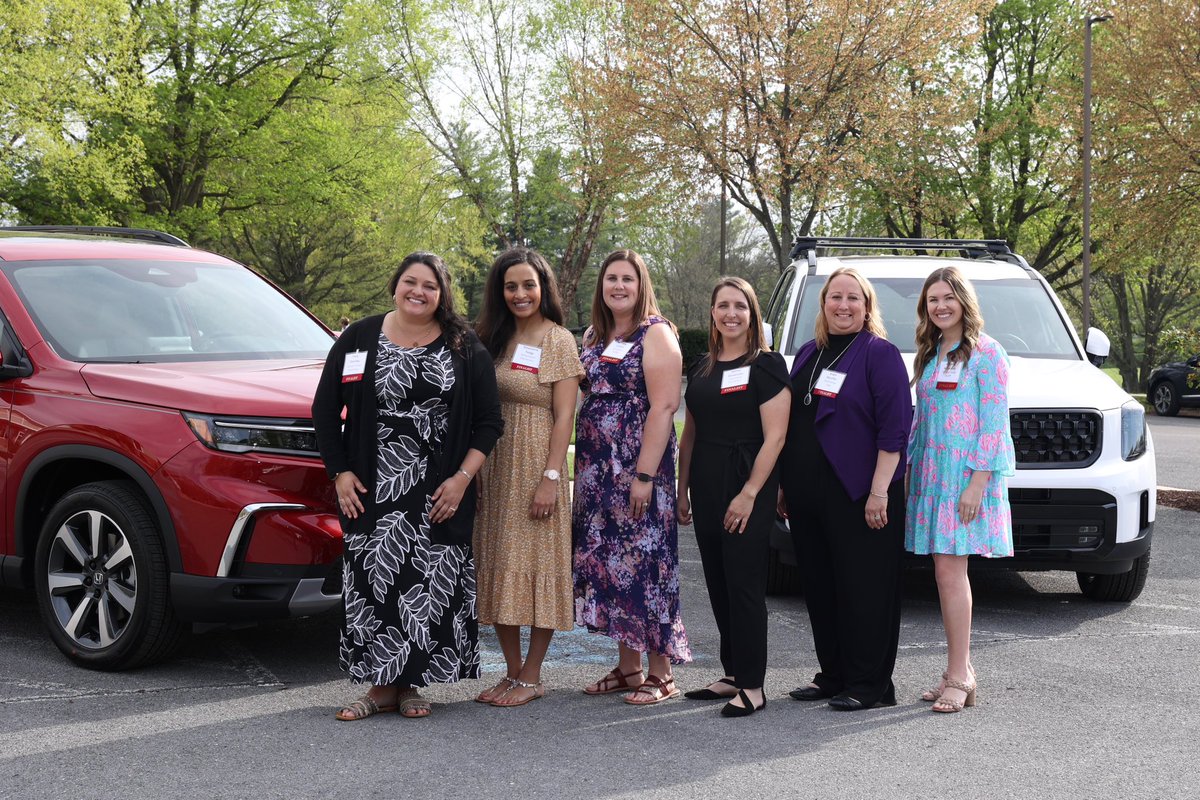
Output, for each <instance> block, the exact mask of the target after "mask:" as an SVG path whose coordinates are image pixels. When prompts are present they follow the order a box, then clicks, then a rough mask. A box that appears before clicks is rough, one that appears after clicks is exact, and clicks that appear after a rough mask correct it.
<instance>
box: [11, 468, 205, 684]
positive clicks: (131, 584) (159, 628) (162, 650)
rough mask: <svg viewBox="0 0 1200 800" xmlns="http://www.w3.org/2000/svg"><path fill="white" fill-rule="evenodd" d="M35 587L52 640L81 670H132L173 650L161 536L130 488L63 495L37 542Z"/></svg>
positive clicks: (179, 628)
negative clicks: (85, 668) (81, 667)
mask: <svg viewBox="0 0 1200 800" xmlns="http://www.w3.org/2000/svg"><path fill="white" fill-rule="evenodd" d="M34 580H35V587H36V594H37V600H38V608H39V610H40V612H41V616H42V621H43V622H44V623H45V625H46V627H47V629H48V630H49V632H50V638H51V639H52V640H53V641H54V644H55V645H57V646H58V649H59V650H61V651H62V652H63V654H64V655H66V656H67V658H69V659H71V660H72V661H74V662H75V663H77V664H79V665H80V666H83V667H88V668H90V669H100V670H122V669H131V668H133V667H139V666H144V665H147V664H151V663H154V662H156V661H160V660H162V659H164V658H166V657H167V656H169V655H171V653H172V652H173V651H174V649H175V648H176V646H177V645H178V644H179V641H180V637H181V635H182V632H183V625H182V624H181V623H180V622H179V621H178V619H177V618H176V617H175V612H174V609H173V608H172V606H171V601H170V596H169V586H168V583H169V578H168V569H167V559H166V552H165V549H164V547H163V540H162V534H161V532H160V530H159V524H158V521H157V519H156V518H155V516H154V514H153V513H152V512H151V510H150V507H149V504H148V503H147V502H146V499H145V497H144V496H143V495H142V493H141V492H140V491H139V490H138V488H137V486H136V485H135V484H133V483H130V482H127V481H100V482H96V483H88V484H84V485H83V486H79V487H76V488H74V489H72V490H71V491H69V492H67V494H65V495H63V496H62V497H61V498H60V499H59V500H58V502H57V503H55V504H54V507H53V508H52V509H51V511H50V514H49V516H47V518H46V522H45V524H44V525H43V526H42V530H41V534H40V536H39V537H38V542H37V553H36V560H35V576H34Z"/></svg>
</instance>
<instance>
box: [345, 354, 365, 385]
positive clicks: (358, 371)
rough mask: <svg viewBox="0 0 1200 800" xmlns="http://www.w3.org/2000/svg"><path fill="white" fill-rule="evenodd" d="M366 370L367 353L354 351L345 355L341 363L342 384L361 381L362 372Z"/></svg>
mask: <svg viewBox="0 0 1200 800" xmlns="http://www.w3.org/2000/svg"><path fill="white" fill-rule="evenodd" d="M366 368H367V351H366V350H355V351H353V352H350V353H346V359H345V360H344V361H342V383H354V382H355V381H361V380H362V378H363V370H365V369H366Z"/></svg>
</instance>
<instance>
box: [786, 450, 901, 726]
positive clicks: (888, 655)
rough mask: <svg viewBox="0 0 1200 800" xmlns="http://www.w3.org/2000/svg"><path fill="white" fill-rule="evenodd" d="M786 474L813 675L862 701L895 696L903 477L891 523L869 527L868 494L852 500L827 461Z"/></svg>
mask: <svg viewBox="0 0 1200 800" xmlns="http://www.w3.org/2000/svg"><path fill="white" fill-rule="evenodd" d="M807 477H808V480H807V481H806V482H804V483H803V484H800V485H797V484H796V483H794V482H792V481H791V480H788V481H787V482H786V483H785V485H784V494H785V498H786V500H787V505H788V517H789V519H790V525H791V529H792V537H793V540H794V542H795V545H796V557H797V559H798V561H799V562H800V570H801V575H802V577H803V580H804V597H805V601H806V603H807V605H808V616H809V620H810V622H811V624H812V632H813V644H814V646H815V648H816V651H817V660H818V662H819V663H820V667H821V669H820V672H818V673H817V675H816V677H815V678H814V679H813V682H814V683H815V684H816V685H817V686H819V687H821V689H823V690H824V691H826V692H828V693H831V694H846V695H849V696H850V697H853V698H854V699H856V700H859V701H861V702H862V703H863V704H864V705H867V706H871V705H873V704H875V703H877V702H885V703H889V704H890V703H893V702H895V698H896V688H895V686H894V684H893V683H892V671H893V669H894V668H895V666H896V650H897V648H898V647H899V644H900V564H901V558H902V556H903V552H904V510H905V509H904V481H902V480H900V481H896V482H894V483H893V484H892V485H891V487H889V489H888V523H887V525H885V526H884V528H883V529H882V530H874V529H872V528H869V527H867V523H866V519H865V516H864V515H865V508H866V500H867V498H865V497H864V498H863V499H862V500H859V501H854V500H851V499H850V497H849V495H847V493H846V490H845V488H843V486H842V484H841V481H839V480H838V479H837V476H836V475H835V474H834V472H833V469H832V467H830V466H829V465H828V462H826V464H825V465H824V468H823V469H817V470H812V471H809V472H808V473H807Z"/></svg>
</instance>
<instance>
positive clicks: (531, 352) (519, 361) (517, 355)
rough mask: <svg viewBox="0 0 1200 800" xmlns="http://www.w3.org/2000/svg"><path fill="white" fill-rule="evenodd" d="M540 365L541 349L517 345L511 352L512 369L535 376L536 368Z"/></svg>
mask: <svg viewBox="0 0 1200 800" xmlns="http://www.w3.org/2000/svg"><path fill="white" fill-rule="evenodd" d="M541 365H542V348H540V347H531V346H529V345H527V344H519V345H517V349H516V350H515V351H514V352H513V357H512V369H519V370H522V371H524V372H532V373H533V374H534V375H537V372H538V367H540V366H541Z"/></svg>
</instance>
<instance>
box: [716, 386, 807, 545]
mask: <svg viewBox="0 0 1200 800" xmlns="http://www.w3.org/2000/svg"><path fill="white" fill-rule="evenodd" d="M791 413H792V390H791V389H784V390H783V391H781V392H779V393H778V394H777V395H775V396H774V397H772V398H771V399H770V400H768V401H767V402H765V403H762V404H760V405H759V407H758V414H759V417H760V418H761V419H762V430H763V443H762V447H760V448H759V449H758V455H757V456H755V458H754V466H753V467H751V468H750V477H748V478H747V479H746V483H745V485H743V486H742V490H741V491H740V492H738V494H737V496H736V497H734V498H733V500H731V501H730V503H729V508H728V509H726V511H725V529H726V530H728V531H732V532H733V533H745V531H746V525H747V524H748V523H749V522H750V513H751V512H752V511H754V500H755V498H757V497H758V493H759V492H760V491H762V487H763V484H764V483H766V482H767V478H769V477H770V476H771V470H773V469H775V461H776V459H778V458H779V452H780V451H781V450H782V449H783V440H784V439H785V438H786V437H787V427H788V418H789V417H790V416H791Z"/></svg>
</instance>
